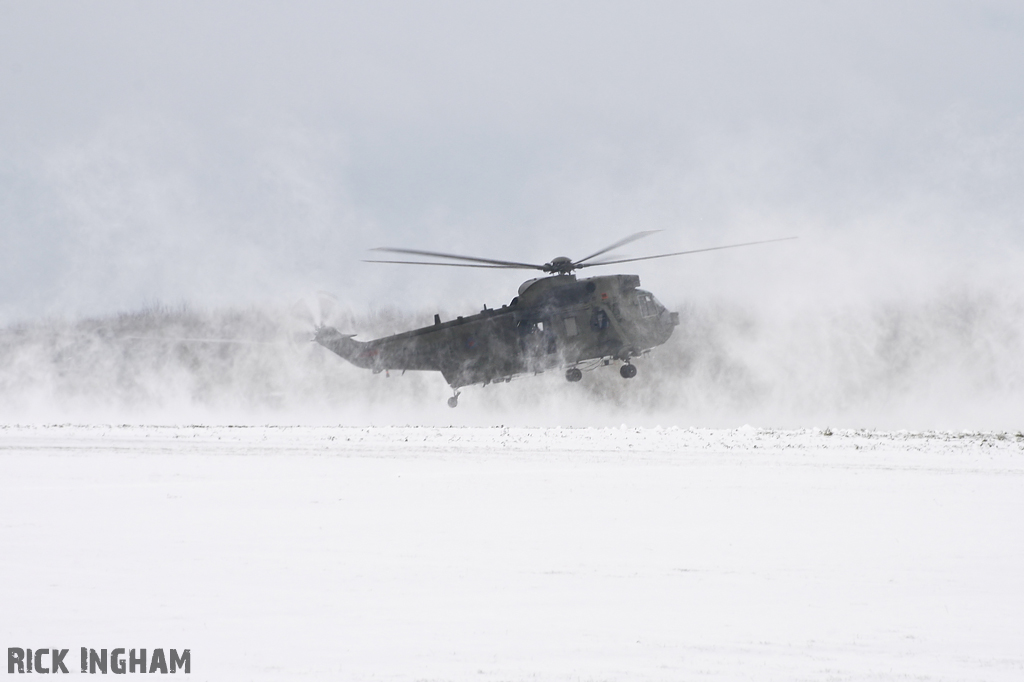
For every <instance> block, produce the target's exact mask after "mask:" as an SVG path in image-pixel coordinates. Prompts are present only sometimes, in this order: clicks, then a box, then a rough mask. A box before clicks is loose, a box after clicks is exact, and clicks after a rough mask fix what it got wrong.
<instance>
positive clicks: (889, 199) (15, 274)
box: [0, 0, 1024, 322]
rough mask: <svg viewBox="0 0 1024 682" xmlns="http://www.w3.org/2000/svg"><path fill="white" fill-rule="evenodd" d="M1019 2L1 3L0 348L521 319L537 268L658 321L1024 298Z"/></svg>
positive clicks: (1023, 80)
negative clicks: (277, 321) (286, 320)
mask: <svg viewBox="0 0 1024 682" xmlns="http://www.w3.org/2000/svg"><path fill="white" fill-rule="evenodd" d="M1022 46H1024V6H1022V5H1021V4H1020V3H1015V2H1005V3H1003V2H963V3H941V2H921V3H901V2H892V1H886V2H879V3H870V2H850V3H824V2H807V3H798V2H785V3H776V4H772V3H764V2H715V3H710V2H707V3H684V2H666V3H635V2H632V3H625V2H623V3H600V2H593V1H588V2H579V3H566V2H562V3H559V2H544V3H536V4H529V3H524V2H521V1H517V2H510V3H497V2H488V3H480V2H466V3H457V2H454V3H453V2H449V3H385V2H373V3H361V4H352V3H340V2H334V1H332V2H277V3H266V2H253V1H247V2H179V1H176V2H124V3H117V2H103V3H82V2H10V1H8V0H0V235H2V239H3V249H2V250H0V268H2V269H0V321H2V322H11V321H16V320H24V319H34V318H38V317H40V316H44V315H55V314H60V315H81V314H97V313H109V312H113V311H118V310H125V309H132V308H138V307H140V306H143V305H147V304H151V303H155V302H163V303H170V304H176V303H181V302H189V303H192V304H195V305H200V306H207V307H213V306H221V305H249V304H260V303H264V302H268V301H276V302H283V301H288V300H293V299H294V298H297V297H298V296H301V295H303V294H304V293H308V292H310V291H315V290H318V289H326V290H330V291H333V292H335V293H336V294H337V295H338V296H339V298H341V299H342V300H345V301H348V302H349V304H350V305H352V306H354V307H356V308H371V307H374V306H381V305H397V306H399V307H404V308H409V309H421V308H423V309H426V308H430V309H431V310H432V309H433V308H434V307H435V306H439V305H442V304H443V305H445V306H446V307H447V308H448V309H452V308H457V307H458V306H459V305H462V304H465V305H474V306H475V305H479V304H482V303H488V304H491V305H494V304H500V303H503V302H506V301H507V299H509V298H511V296H512V295H513V294H514V289H515V287H516V286H517V285H518V283H519V282H520V281H521V280H522V279H525V278H526V277H527V276H529V274H528V273H514V272H513V273H506V272H498V273H495V272H493V271H486V270H479V271H477V270H462V269H452V270H446V269H428V268H419V269H417V268H411V267H410V268H404V269H401V268H398V267H397V266H384V265H376V266H374V265H368V264H363V263H361V262H360V259H361V258H364V257H367V256H368V255H369V254H367V251H366V250H367V249H369V248H372V247H375V246H385V245H386V246H407V247H414V248H428V249H438V250H450V251H456V252H466V253H470V254H478V255H482V256H489V257H498V258H503V257H504V258H511V259H515V260H531V261H540V262H543V261H547V260H549V259H551V258H552V257H555V256H558V255H567V256H575V257H580V256H582V255H585V254H586V253H589V252H592V251H594V250H596V249H597V248H600V247H601V246H603V245H605V244H606V243H609V242H612V241H615V240H616V239H618V238H619V237H621V236H624V235H626V234H629V233H631V232H635V231H638V230H645V229H661V230H663V232H662V233H661V234H658V235H655V236H653V237H650V238H648V239H647V240H644V241H643V242H638V243H637V244H634V245H630V246H629V247H627V248H626V249H625V250H624V252H625V253H626V255H645V254H648V253H656V252H658V251H671V250H679V249H685V248H699V247H704V246H714V245H717V244H722V243H730V242H733V241H748V240H753V239H766V238H773V237H781V236H788V235H791V234H798V235H799V236H800V240H799V241H798V242H795V243H786V244H779V245H771V246H765V247H754V248H752V249H749V250H746V251H745V252H742V253H741V252H732V253H723V254H706V255H700V256H689V257H685V258H684V259H682V260H679V261H675V262H672V263H670V262H667V261H661V262H657V261H655V262H653V263H648V264H638V265H636V266H632V267H630V268H628V271H631V272H638V273H639V274H640V275H641V277H642V278H643V279H644V284H645V285H647V286H649V287H650V288H651V289H653V290H654V291H655V292H656V293H657V294H658V295H659V296H660V297H661V298H662V299H663V300H665V301H666V302H667V303H670V304H671V303H673V302H677V301H679V300H683V299H685V298H686V297H687V296H707V295H716V296H726V297H730V298H736V299H740V300H748V301H753V302H754V303H755V304H758V303H763V304H765V305H769V304H772V303H773V302H774V303H778V301H780V300H781V301H793V302H804V303H808V302H809V303H812V304H813V303H815V302H820V301H826V300H834V299H839V298H843V297H847V298H849V297H877V296H882V297H885V296H897V297H899V296H917V295H924V296H927V295H932V294H933V293H934V292H935V291H939V290H942V289H943V288H950V287H953V288H955V287H958V286H972V287H981V288H990V289H993V290H997V291H1006V290H1012V289H1013V288H1014V287H1017V289H1016V290H1017V291H1018V293H1019V292H1020V289H1021V288H1022V287H1024V285H1022V284H1021V281H1022V280H1024V277H1021V276H1020V274H1019V267H1020V266H1019V263H1020V261H1021V258H1020V257H1021V256H1022V255H1024V190H1022V188H1024V116H1022V112H1024V76H1022V75H1024V47H1022Z"/></svg>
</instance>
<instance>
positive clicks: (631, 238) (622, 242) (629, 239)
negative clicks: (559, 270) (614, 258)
mask: <svg viewBox="0 0 1024 682" xmlns="http://www.w3.org/2000/svg"><path fill="white" fill-rule="evenodd" d="M655 232H661V230H647V231H645V232H637V233H636V234H631V235H629V236H628V237H626V238H625V239H620V240H619V241H617V242H615V243H614V244H612V245H611V246H606V247H604V248H603V249H601V250H600V251H598V252H597V253H592V254H590V255H589V256H587V257H586V258H580V259H579V260H578V261H576V262H574V263H573V265H579V264H580V263H583V262H584V261H588V260H590V259H591V258H597V257H598V256H600V255H601V254H602V253H608V252H609V251H612V250H614V249H617V248H619V247H620V246H625V245H626V244H629V243H630V242H635V241H636V240H637V239H643V238H644V237H647V236H650V235H652V234H654V233H655ZM595 265H596V263H595ZM581 267H582V266H581Z"/></svg>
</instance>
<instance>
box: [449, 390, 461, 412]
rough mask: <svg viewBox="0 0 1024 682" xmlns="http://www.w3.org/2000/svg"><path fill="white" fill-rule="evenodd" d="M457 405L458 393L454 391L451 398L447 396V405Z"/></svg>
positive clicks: (452, 406)
mask: <svg viewBox="0 0 1024 682" xmlns="http://www.w3.org/2000/svg"><path fill="white" fill-rule="evenodd" d="M458 406H459V394H458V393H456V394H455V395H453V396H452V397H451V398H448V407H451V408H455V407H458Z"/></svg>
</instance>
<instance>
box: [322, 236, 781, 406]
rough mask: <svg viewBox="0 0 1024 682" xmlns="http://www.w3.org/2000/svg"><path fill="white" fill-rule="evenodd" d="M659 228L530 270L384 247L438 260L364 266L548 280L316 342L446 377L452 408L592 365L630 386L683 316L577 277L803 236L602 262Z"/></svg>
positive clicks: (351, 355)
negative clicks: (470, 391)
mask: <svg viewBox="0 0 1024 682" xmlns="http://www.w3.org/2000/svg"><path fill="white" fill-rule="evenodd" d="M655 232H658V230H648V231H644V232H637V233H635V234H632V235H630V236H628V237H626V238H624V239H620V240H619V241H617V242H615V243H614V244H611V245H610V246H606V247H605V248H603V249H601V250H599V251H596V252H594V253H592V254H590V255H589V256H586V257H585V258H580V259H579V260H572V259H571V258H568V257H565V256H559V257H558V258H553V259H552V260H551V261H549V262H547V263H543V264H536V263H523V262H516V261H507V260H496V259H490V258H477V257H473V256H460V255H455V254H450V253H440V252H436V251H422V250H417V249H404V248H392V247H379V248H376V249H373V250H374V251H380V252H388V253H398V254H402V255H404V256H424V257H428V258H433V259H444V260H447V261H459V262H442V261H438V260H433V261H420V260H415V261H413V260H365V261H364V262H368V263H387V264H400V265H434V266H447V267H462V268H490V269H522V270H539V271H541V272H543V273H545V274H546V275H547V276H545V277H538V278H534V279H529V280H527V281H525V282H523V284H522V285H521V286H520V287H519V290H518V292H517V295H516V296H515V297H514V298H513V299H512V300H511V302H509V303H507V304H504V305H502V306H501V307H500V308H488V307H487V306H486V305H484V307H483V310H481V311H480V312H479V313H476V314H474V315H468V316H459V317H456V318H455V319H454V320H447V321H442V320H441V316H440V315H438V314H435V315H434V323H433V324H432V325H429V326H426V327H421V328H419V329H413V330H410V331H407V332H402V333H399V334H393V335H391V336H385V337H382V338H378V339H374V340H371V341H356V340H355V338H353V337H354V336H356V335H355V334H343V333H341V332H339V331H338V330H337V329H335V328H333V327H328V326H323V325H321V326H319V327H317V329H316V331H315V336H314V338H313V341H314V342H316V343H318V344H320V345H321V346H323V347H324V348H326V349H328V350H329V351H331V352H333V353H335V354H336V355H338V356H340V357H342V358H344V359H345V360H347V361H348V362H350V363H352V364H353V365H355V366H356V367H361V368H364V369H369V370H371V371H372V372H374V373H375V374H376V373H380V372H391V371H403V372H404V371H406V370H424V371H435V372H440V373H441V375H442V376H443V377H444V379H445V381H446V382H448V385H449V386H450V387H451V389H452V392H453V395H452V397H450V398H449V399H448V406H449V407H453V408H454V407H457V406H458V404H459V395H460V394H461V391H460V389H461V388H463V387H465V386H470V385H475V384H481V385H483V386H487V385H488V384H492V383H495V384H496V383H502V382H509V381H511V380H512V379H513V378H515V377H517V376H521V375H530V374H540V373H542V372H546V371H549V370H553V369H558V368H564V369H565V378H566V380H568V381H570V382H577V381H580V380H581V379H582V378H583V368H587V369H590V368H593V367H597V366H602V365H604V366H607V365H610V364H611V363H613V362H615V363H621V365H620V367H619V374H620V375H621V376H622V378H624V379H632V378H634V377H635V376H636V375H637V368H636V365H634V364H633V360H634V359H635V358H638V357H640V356H643V355H645V354H647V353H649V352H650V351H651V349H653V348H655V347H657V346H660V345H662V344H664V343H665V342H666V341H668V339H669V337H671V336H672V331H673V330H674V329H675V327H677V326H678V325H679V313H677V312H670V311H669V310H668V309H666V308H665V306H664V305H662V304H661V303H660V302H659V301H658V299H657V298H655V297H654V294H652V293H651V292H649V291H645V290H643V289H641V288H640V277H639V276H637V275H604V276H597V277H587V278H583V279H579V278H577V277H576V275H575V271H577V270H581V269H583V268H590V267H596V266H606V265H616V264H621V263H632V262H636V261H644V260H652V259H655V258H669V257H672V256H682V255H687V254H694V253H703V252H707V251H718V250H722V249H733V248H739V247H743V246H753V245H756V244H767V243H770V242H778V241H786V240H788V239H796V237H784V238H781V239H768V240H763V241H757V242H745V243H742V244H729V245H726V246H715V247H710V248H703V249H692V250H689V251H677V252H674V253H663V254H657V255H653V256H641V257H639V258H619V259H611V260H596V261H595V260H594V259H595V258H598V257H599V256H603V255H604V254H606V253H608V252H610V251H612V250H614V249H618V248H620V247H622V246H625V245H626V244H629V243H632V242H634V241H636V240H638V239H642V238H644V237H647V236H649V235H651V234H654V233H655Z"/></svg>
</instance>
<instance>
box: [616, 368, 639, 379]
mask: <svg viewBox="0 0 1024 682" xmlns="http://www.w3.org/2000/svg"><path fill="white" fill-rule="evenodd" d="M619 374H620V375H621V376H622V378H623V379H632V378H633V377H635V376H636V367H634V366H633V365H623V366H622V367H620V368H619Z"/></svg>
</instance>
